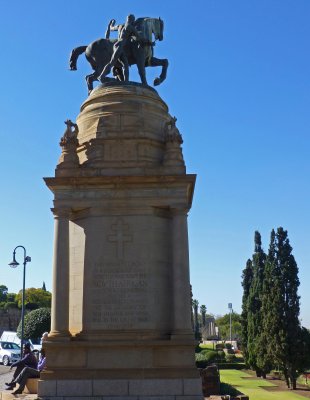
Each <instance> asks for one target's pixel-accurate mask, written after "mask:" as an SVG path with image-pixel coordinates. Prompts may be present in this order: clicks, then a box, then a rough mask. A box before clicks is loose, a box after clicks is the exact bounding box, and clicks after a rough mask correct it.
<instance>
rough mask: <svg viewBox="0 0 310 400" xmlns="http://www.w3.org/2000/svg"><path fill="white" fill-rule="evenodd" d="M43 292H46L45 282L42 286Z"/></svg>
mask: <svg viewBox="0 0 310 400" xmlns="http://www.w3.org/2000/svg"><path fill="white" fill-rule="evenodd" d="M42 290H44V291H45V292H46V286H45V282H43V285H42Z"/></svg>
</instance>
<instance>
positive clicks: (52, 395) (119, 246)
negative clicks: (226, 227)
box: [39, 85, 202, 400]
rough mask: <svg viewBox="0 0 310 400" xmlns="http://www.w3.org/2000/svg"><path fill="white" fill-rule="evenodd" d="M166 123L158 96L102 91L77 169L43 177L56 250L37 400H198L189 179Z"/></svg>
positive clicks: (83, 121) (86, 115)
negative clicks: (49, 198)
mask: <svg viewBox="0 0 310 400" xmlns="http://www.w3.org/2000/svg"><path fill="white" fill-rule="evenodd" d="M170 121H171V116H170V115H169V113H168V108H167V106H166V104H165V103H164V102H163V101H162V99H161V98H160V97H159V96H158V94H157V93H156V91H155V90H152V89H149V88H144V87H142V86H141V85H111V86H102V87H99V88H98V89H96V90H94V91H93V92H92V94H91V95H90V96H89V98H88V99H87V100H86V101H85V103H84V104H83V105H82V108H81V113H80V115H79V117H78V119H77V124H78V127H79V133H78V137H77V139H78V143H79V144H78V146H77V148H76V152H77V155H78V158H79V162H78V163H76V165H75V166H73V165H71V164H70V165H68V168H66V165H64V164H63V163H62V164H61V165H60V166H58V167H57V168H56V173H55V177H54V178H45V182H46V184H47V186H48V187H49V188H50V190H52V192H53V193H54V196H55V199H54V208H53V212H54V215H55V255H54V281H53V282H54V283H53V285H54V287H53V307H52V330H51V333H50V335H49V338H48V341H47V342H46V345H45V346H46V350H47V360H48V362H47V369H46V371H45V372H44V373H43V374H42V380H41V381H40V382H39V396H40V397H41V398H43V399H51V400H52V399H55V400H56V399H57V400H58V399H67V398H71V399H73V398H74V399H83V398H85V399H86V398H87V399H90V398H96V399H102V400H103V399H108V398H109V399H110V398H111V397H113V398H116V397H117V398H118V399H132V400H133V399H135V400H136V399H137V400H138V399H142V398H143V399H147V398H150V397H152V398H153V399H154V398H155V397H156V398H162V399H164V398H165V399H167V398H169V399H171V400H172V399H176V398H180V399H181V398H183V399H184V400H189V399H197V400H198V399H201V398H202V390H201V380H200V377H199V373H198V371H197V369H196V367H195V360H194V346H195V342H194V338H193V332H192V327H191V318H190V308H191V304H190V303H191V298H190V284H189V263H188V239H187V212H188V211H189V209H190V206H191V201H192V195H193V189H194V183H195V175H187V174H186V172H185V165H184V162H183V156H182V149H181V142H180V141H178V142H177V143H175V144H174V148H176V149H177V150H176V151H174V152H171V137H170V140H169V143H167V140H166V137H167V129H168V128H169V124H170ZM167 151H168V152H169V157H168V158H167V155H166V152H167ZM173 154H176V156H175V161H176V162H174V161H173V160H174V155H173ZM167 159H169V160H172V161H171V162H170V161H169V162H168V163H167V162H164V160H167ZM154 396H155V397H154Z"/></svg>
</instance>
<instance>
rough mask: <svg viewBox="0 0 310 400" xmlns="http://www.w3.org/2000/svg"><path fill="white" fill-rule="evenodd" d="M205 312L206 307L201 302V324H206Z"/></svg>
mask: <svg viewBox="0 0 310 400" xmlns="http://www.w3.org/2000/svg"><path fill="white" fill-rule="evenodd" d="M206 312H207V307H206V306H205V305H204V304H202V305H201V306H200V313H201V319H202V326H205V325H206Z"/></svg>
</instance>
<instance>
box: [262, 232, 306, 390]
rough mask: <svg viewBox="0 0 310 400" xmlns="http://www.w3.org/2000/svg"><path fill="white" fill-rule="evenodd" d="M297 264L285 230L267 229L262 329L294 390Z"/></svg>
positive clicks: (297, 360) (298, 332)
mask: <svg viewBox="0 0 310 400" xmlns="http://www.w3.org/2000/svg"><path fill="white" fill-rule="evenodd" d="M298 287H299V279H298V267H297V263H296V261H295V258H294V256H293V255H292V247H291V245H290V243H289V239H288V235H287V231H285V230H284V229H283V228H282V227H280V228H278V229H277V233H275V232H274V231H272V232H271V239H270V246H269V253H268V258H267V263H266V279H265V287H264V302H265V305H264V307H263V310H264V312H265V317H264V330H265V332H268V342H267V343H266V344H267V351H268V354H269V356H270V357H272V358H273V359H274V361H275V362H276V363H277V364H278V365H279V367H280V368H281V370H282V371H283V373H284V376H285V379H286V382H287V386H288V387H292V389H296V378H297V370H298V367H299V366H300V363H301V361H300V357H299V354H300V350H299V349H300V341H301V336H302V329H301V327H300V323H299V319H298V318H299V311H300V304H299V296H298Z"/></svg>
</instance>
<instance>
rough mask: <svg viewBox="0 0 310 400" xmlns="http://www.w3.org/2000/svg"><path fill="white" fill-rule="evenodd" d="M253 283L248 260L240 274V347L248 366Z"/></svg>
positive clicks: (250, 265) (251, 268)
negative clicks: (250, 298) (249, 308)
mask: <svg viewBox="0 0 310 400" xmlns="http://www.w3.org/2000/svg"><path fill="white" fill-rule="evenodd" d="M252 281H253V265H252V261H251V260H250V259H248V261H247V263H246V267H245V269H244V270H243V272H242V287H243V295H242V312H241V345H242V350H243V357H244V360H245V362H246V364H248V298H249V293H250V288H251V285H252Z"/></svg>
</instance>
